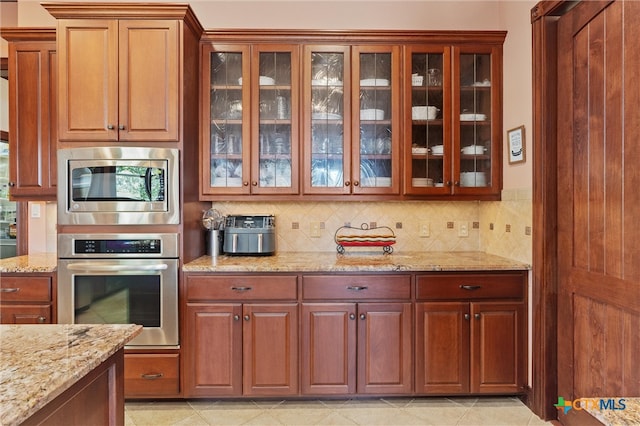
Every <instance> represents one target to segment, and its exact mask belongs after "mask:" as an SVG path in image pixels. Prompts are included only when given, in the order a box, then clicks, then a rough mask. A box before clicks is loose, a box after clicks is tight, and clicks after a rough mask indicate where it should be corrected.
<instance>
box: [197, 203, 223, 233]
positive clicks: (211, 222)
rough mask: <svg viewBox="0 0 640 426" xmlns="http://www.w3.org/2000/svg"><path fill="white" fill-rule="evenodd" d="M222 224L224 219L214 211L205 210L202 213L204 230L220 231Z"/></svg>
mask: <svg viewBox="0 0 640 426" xmlns="http://www.w3.org/2000/svg"><path fill="white" fill-rule="evenodd" d="M223 223H224V217H223V216H222V214H220V212H219V211H218V210H216V209H213V208H212V209H209V210H205V211H204V212H203V213H202V226H204V227H205V229H209V230H211V229H221V228H222V224H223Z"/></svg>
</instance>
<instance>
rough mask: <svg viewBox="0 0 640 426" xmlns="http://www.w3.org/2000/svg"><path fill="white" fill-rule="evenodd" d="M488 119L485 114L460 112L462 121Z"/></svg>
mask: <svg viewBox="0 0 640 426" xmlns="http://www.w3.org/2000/svg"><path fill="white" fill-rule="evenodd" d="M486 119H487V116H486V115H485V114H460V121H484V120H486Z"/></svg>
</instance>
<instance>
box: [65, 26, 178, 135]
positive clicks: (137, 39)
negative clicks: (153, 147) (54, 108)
mask: <svg viewBox="0 0 640 426" xmlns="http://www.w3.org/2000/svg"><path fill="white" fill-rule="evenodd" d="M179 29H180V23H179V21H178V20H153V19H150V20H133V19H58V44H57V46H58V55H59V62H58V63H59V68H58V69H59V104H58V105H59V114H58V135H59V139H60V140H61V141H63V142H64V141H83V142H87V141H126V142H128V141H154V142H164V141H168V142H177V141H178V140H179V137H180V133H179V128H180V119H181V118H180V111H181V97H180V90H181V89H180V88H181V84H180V80H179V78H180V66H181V59H180V52H181V49H180V43H181V35H180V31H179Z"/></svg>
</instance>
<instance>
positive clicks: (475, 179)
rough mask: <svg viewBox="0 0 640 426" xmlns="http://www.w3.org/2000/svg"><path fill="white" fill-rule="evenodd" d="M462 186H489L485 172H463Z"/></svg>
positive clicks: (461, 177)
mask: <svg viewBox="0 0 640 426" xmlns="http://www.w3.org/2000/svg"><path fill="white" fill-rule="evenodd" d="M460 186H487V178H486V175H485V173H484V172H461V173H460Z"/></svg>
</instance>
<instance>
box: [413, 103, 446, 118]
mask: <svg viewBox="0 0 640 426" xmlns="http://www.w3.org/2000/svg"><path fill="white" fill-rule="evenodd" d="M438 111H440V110H439V109H438V108H437V107H434V106H432V105H425V106H414V107H411V119H413V120H434V119H435V118H436V116H437V115H438Z"/></svg>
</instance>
